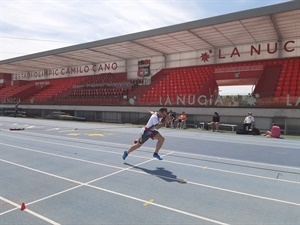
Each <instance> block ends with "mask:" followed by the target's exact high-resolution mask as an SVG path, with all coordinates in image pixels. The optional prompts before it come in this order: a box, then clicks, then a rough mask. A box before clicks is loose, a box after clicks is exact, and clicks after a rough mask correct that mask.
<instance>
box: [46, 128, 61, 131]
mask: <svg viewBox="0 0 300 225" xmlns="http://www.w3.org/2000/svg"><path fill="white" fill-rule="evenodd" d="M52 130H60V128H50V129H46V130H45V131H52Z"/></svg>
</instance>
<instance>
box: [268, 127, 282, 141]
mask: <svg viewBox="0 0 300 225" xmlns="http://www.w3.org/2000/svg"><path fill="white" fill-rule="evenodd" d="M280 135H281V130H280V127H279V126H278V125H277V124H275V123H273V126H272V129H271V131H267V132H266V137H272V138H280Z"/></svg>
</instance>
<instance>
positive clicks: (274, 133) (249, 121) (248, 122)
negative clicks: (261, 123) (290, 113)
mask: <svg viewBox="0 0 300 225" xmlns="http://www.w3.org/2000/svg"><path fill="white" fill-rule="evenodd" d="M243 128H244V130H245V131H253V129H255V126H254V117H253V116H252V113H251V112H249V113H248V116H246V118H245V120H244V124H243ZM263 135H264V136H266V137H268V138H269V137H272V138H280V135H281V129H280V127H279V126H278V124H276V123H273V124H272V128H271V130H270V131H267V132H266V133H265V134H263Z"/></svg>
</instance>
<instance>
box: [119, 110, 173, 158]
mask: <svg viewBox="0 0 300 225" xmlns="http://www.w3.org/2000/svg"><path fill="white" fill-rule="evenodd" d="M148 111H149V112H150V113H151V114H152V115H151V117H150V119H149V120H148V122H147V124H146V126H144V127H143V128H142V129H141V136H140V138H139V139H138V140H137V141H136V142H135V143H134V145H132V146H131V147H130V148H129V149H128V151H124V153H123V157H122V158H123V160H125V159H126V157H127V156H128V155H129V154H130V153H131V152H133V151H135V150H136V149H138V148H139V147H141V146H142V145H143V144H144V143H145V142H146V141H147V140H148V139H149V138H151V139H153V140H154V139H156V140H157V143H156V148H155V151H154V153H153V157H154V158H157V159H159V160H162V158H161V157H160V155H159V154H158V151H159V150H160V148H161V147H162V145H163V143H164V141H165V138H164V137H163V136H161V134H160V133H159V132H158V129H159V128H161V127H163V126H164V123H165V122H167V121H166V120H167V115H168V110H167V108H160V109H159V110H158V112H152V111H150V110H148Z"/></svg>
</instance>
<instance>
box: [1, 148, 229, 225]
mask: <svg viewBox="0 0 300 225" xmlns="http://www.w3.org/2000/svg"><path fill="white" fill-rule="evenodd" d="M168 154H172V153H168ZM153 160H156V159H149V160H147V161H145V162H141V163H138V164H136V165H134V166H140V165H142V164H145V163H148V162H150V161H153ZM0 161H3V162H6V163H9V164H12V165H15V166H19V167H22V168H25V169H29V170H32V171H35V172H39V173H42V174H47V175H49V176H53V177H56V178H59V179H62V180H68V181H70V180H71V179H68V178H65V177H61V176H57V175H54V174H50V173H46V172H43V171H41V170H36V169H33V168H30V167H27V166H23V165H20V164H17V163H13V162H9V161H7V160H2V159H0ZM130 168H132V167H131V166H130V167H127V168H125V169H122V170H120V171H117V172H114V173H111V174H108V175H106V176H103V177H100V178H97V179H94V180H92V181H89V182H86V183H82V182H79V181H75V180H73V182H74V183H78V184H80V185H78V186H75V187H72V188H69V189H67V190H65V191H61V192H58V193H56V194H53V195H51V196H47V197H45V198H42V199H39V200H36V201H34V202H30V203H28V204H27V205H31V204H33V203H37V202H40V201H42V200H45V199H48V198H50V197H53V196H57V195H59V194H62V193H65V192H67V191H70V190H74V189H76V188H79V187H81V186H87V187H90V188H94V189H97V190H101V191H104V192H107V193H111V194H114V195H118V196H121V197H125V198H128V199H132V200H135V201H139V202H142V203H145V202H148V200H144V199H140V198H136V197H133V196H130V195H126V194H123V193H120V192H116V191H112V190H108V189H105V188H100V187H97V186H94V185H90V183H92V182H95V181H98V180H101V179H104V178H107V177H110V176H113V175H115V174H117V173H120V172H123V171H126V170H130ZM149 204H151V205H154V206H157V207H159V208H163V209H167V210H169V211H173V212H177V213H180V214H183V215H187V216H190V217H194V218H198V219H201V220H204V221H208V222H212V223H215V224H219V225H229V224H227V223H223V222H221V221H217V220H214V219H210V218H207V217H203V216H200V215H196V214H193V213H189V212H186V211H182V210H179V209H175V208H172V207H168V206H164V205H161V204H157V203H154V202H150V203H149ZM14 210H15V209H14ZM9 211H12V210H9ZM5 213H7V211H6V212H3V213H0V215H3V214H5Z"/></svg>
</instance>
